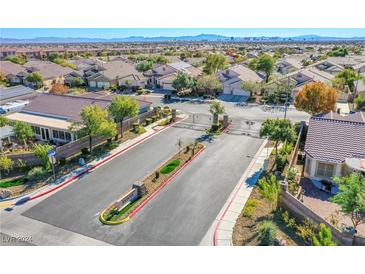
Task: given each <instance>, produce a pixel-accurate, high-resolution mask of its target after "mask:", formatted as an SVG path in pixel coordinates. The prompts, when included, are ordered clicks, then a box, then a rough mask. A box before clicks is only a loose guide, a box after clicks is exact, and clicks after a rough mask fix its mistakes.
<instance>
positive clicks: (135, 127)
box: [132, 123, 139, 133]
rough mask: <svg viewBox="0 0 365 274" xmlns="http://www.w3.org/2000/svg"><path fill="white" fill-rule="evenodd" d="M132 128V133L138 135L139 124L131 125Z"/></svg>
mask: <svg viewBox="0 0 365 274" xmlns="http://www.w3.org/2000/svg"><path fill="white" fill-rule="evenodd" d="M132 128H133V132H134V133H138V132H139V124H138V123H133V124H132Z"/></svg>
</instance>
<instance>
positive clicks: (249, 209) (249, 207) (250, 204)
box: [243, 199, 259, 218]
mask: <svg viewBox="0 0 365 274" xmlns="http://www.w3.org/2000/svg"><path fill="white" fill-rule="evenodd" d="M258 203H259V200H257V199H249V200H248V201H247V203H246V205H245V208H244V209H243V216H245V217H248V218H250V217H252V213H253V211H254V209H255V208H256V206H257V205H258Z"/></svg>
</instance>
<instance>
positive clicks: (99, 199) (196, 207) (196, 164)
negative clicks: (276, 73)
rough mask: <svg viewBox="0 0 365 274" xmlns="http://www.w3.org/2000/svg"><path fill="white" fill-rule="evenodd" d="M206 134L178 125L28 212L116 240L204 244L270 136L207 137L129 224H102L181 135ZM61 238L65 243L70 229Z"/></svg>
mask: <svg viewBox="0 0 365 274" xmlns="http://www.w3.org/2000/svg"><path fill="white" fill-rule="evenodd" d="M190 119H191V118H190ZM186 122H187V124H188V125H189V123H190V122H192V121H191V120H190V121H189V120H188V121H186ZM202 135H204V131H202V130H201V129H198V130H197V129H196V128H195V129H191V128H190V127H189V126H183V124H180V125H177V126H174V127H171V128H170V129H167V130H165V131H163V132H161V133H160V134H157V135H155V136H154V137H152V138H150V139H148V140H147V141H145V142H143V143H141V144H139V145H138V146H136V147H134V148H133V149H130V150H128V151H127V152H125V153H123V154H121V155H120V156H118V157H116V158H115V159H113V160H112V161H110V162H108V163H106V164H105V165H103V166H101V167H100V168H98V169H96V170H94V171H93V172H91V173H90V174H87V175H85V176H84V177H83V178H81V179H80V180H78V181H76V182H74V183H72V184H70V185H69V186H67V187H65V188H64V189H62V190H60V191H58V192H56V193H55V194H53V195H51V196H50V197H48V198H46V199H44V200H42V201H41V202H38V203H37V202H33V201H32V202H30V203H34V204H35V205H34V206H33V207H30V208H29V209H28V210H26V211H25V212H23V213H22V216H24V217H26V218H31V219H33V220H37V221H40V222H42V223H46V224H49V225H51V226H54V227H57V228H61V229H62V230H63V231H72V232H73V233H77V234H81V235H84V236H87V237H89V238H93V239H96V240H98V241H100V242H105V243H108V244H113V245H199V243H200V241H201V240H202V238H203V237H204V235H205V233H206V232H207V230H208V229H209V227H210V226H211V224H212V223H213V221H214V219H215V217H216V216H217V214H218V213H219V211H220V210H221V208H222V206H223V205H224V203H225V202H226V200H227V198H228V196H229V195H230V193H231V192H232V190H233V189H234V187H235V185H236V184H237V182H238V180H239V178H240V177H241V175H242V173H243V172H244V171H245V169H246V168H247V166H248V165H249V162H250V161H251V160H252V156H253V155H255V153H256V151H257V150H258V148H259V147H260V145H261V144H262V142H263V140H262V139H259V138H255V137H249V136H243V135H235V134H227V133H225V134H222V135H221V136H220V137H218V138H215V139H213V140H210V141H209V142H204V143H205V144H206V146H207V148H206V149H205V150H204V151H203V153H202V154H200V155H199V156H198V157H197V158H196V159H195V160H194V161H193V162H192V163H191V164H190V165H188V166H187V167H186V168H185V169H184V170H182V172H181V173H179V175H178V176H176V177H175V178H174V179H173V180H172V181H171V182H170V183H169V184H168V185H167V186H166V187H165V188H164V189H163V190H162V191H161V192H160V193H158V195H156V196H155V197H154V198H153V199H152V200H151V201H150V202H149V203H148V204H147V205H146V206H145V207H144V208H143V209H142V210H141V211H140V212H138V213H137V214H136V215H135V216H134V218H132V219H131V220H130V221H129V222H127V223H125V224H122V225H117V226H106V225H102V224H101V223H100V221H99V220H98V214H99V213H100V212H101V211H102V210H103V209H104V208H105V207H107V206H108V205H109V204H110V203H111V202H113V201H114V200H115V199H116V198H117V197H119V196H120V195H121V194H122V193H123V192H125V191H126V190H127V189H128V188H130V187H131V185H132V184H133V183H134V182H136V181H137V180H140V179H142V178H143V177H145V176H146V175H148V174H149V173H150V172H152V171H154V169H155V168H157V167H158V166H159V165H160V164H161V163H162V162H164V161H165V160H167V159H168V158H169V157H170V156H172V155H173V154H174V153H176V151H177V149H178V147H177V145H176V143H177V140H178V139H179V138H181V139H182V140H183V141H184V142H185V143H188V142H191V141H193V140H194V139H196V138H199V137H201V136H202ZM250 156H251V157H250ZM28 206H29V205H28ZM3 214H12V213H3ZM3 225H6V224H3ZM18 225H21V224H18ZM24 229H25V231H26V228H24ZM41 235H42V231H39V237H41ZM54 237H58V238H59V239H57V242H58V243H60V242H62V233H59V234H57V235H54ZM48 244H52V242H48Z"/></svg>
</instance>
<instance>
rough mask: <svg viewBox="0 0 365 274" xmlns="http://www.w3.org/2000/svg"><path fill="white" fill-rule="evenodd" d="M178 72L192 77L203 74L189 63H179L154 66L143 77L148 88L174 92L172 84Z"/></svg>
mask: <svg viewBox="0 0 365 274" xmlns="http://www.w3.org/2000/svg"><path fill="white" fill-rule="evenodd" d="M179 72H182V73H186V74H189V75H190V76H192V77H197V76H199V75H201V74H202V73H203V72H202V71H201V70H200V69H198V68H196V67H194V66H192V65H190V64H189V63H186V62H183V61H180V62H176V63H171V64H158V65H155V66H154V67H153V68H152V70H149V71H147V72H145V73H144V75H145V76H146V77H147V78H148V81H147V84H148V86H150V87H159V88H161V89H165V90H174V88H173V87H172V82H173V80H174V79H175V78H176V75H177V74H178V73H179Z"/></svg>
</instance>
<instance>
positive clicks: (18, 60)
mask: <svg viewBox="0 0 365 274" xmlns="http://www.w3.org/2000/svg"><path fill="white" fill-rule="evenodd" d="M5 60H6V61H10V62H12V63H14V64H18V65H24V64H25V63H26V62H27V59H26V58H25V57H24V56H17V55H13V56H8V57H6V58H5Z"/></svg>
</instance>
